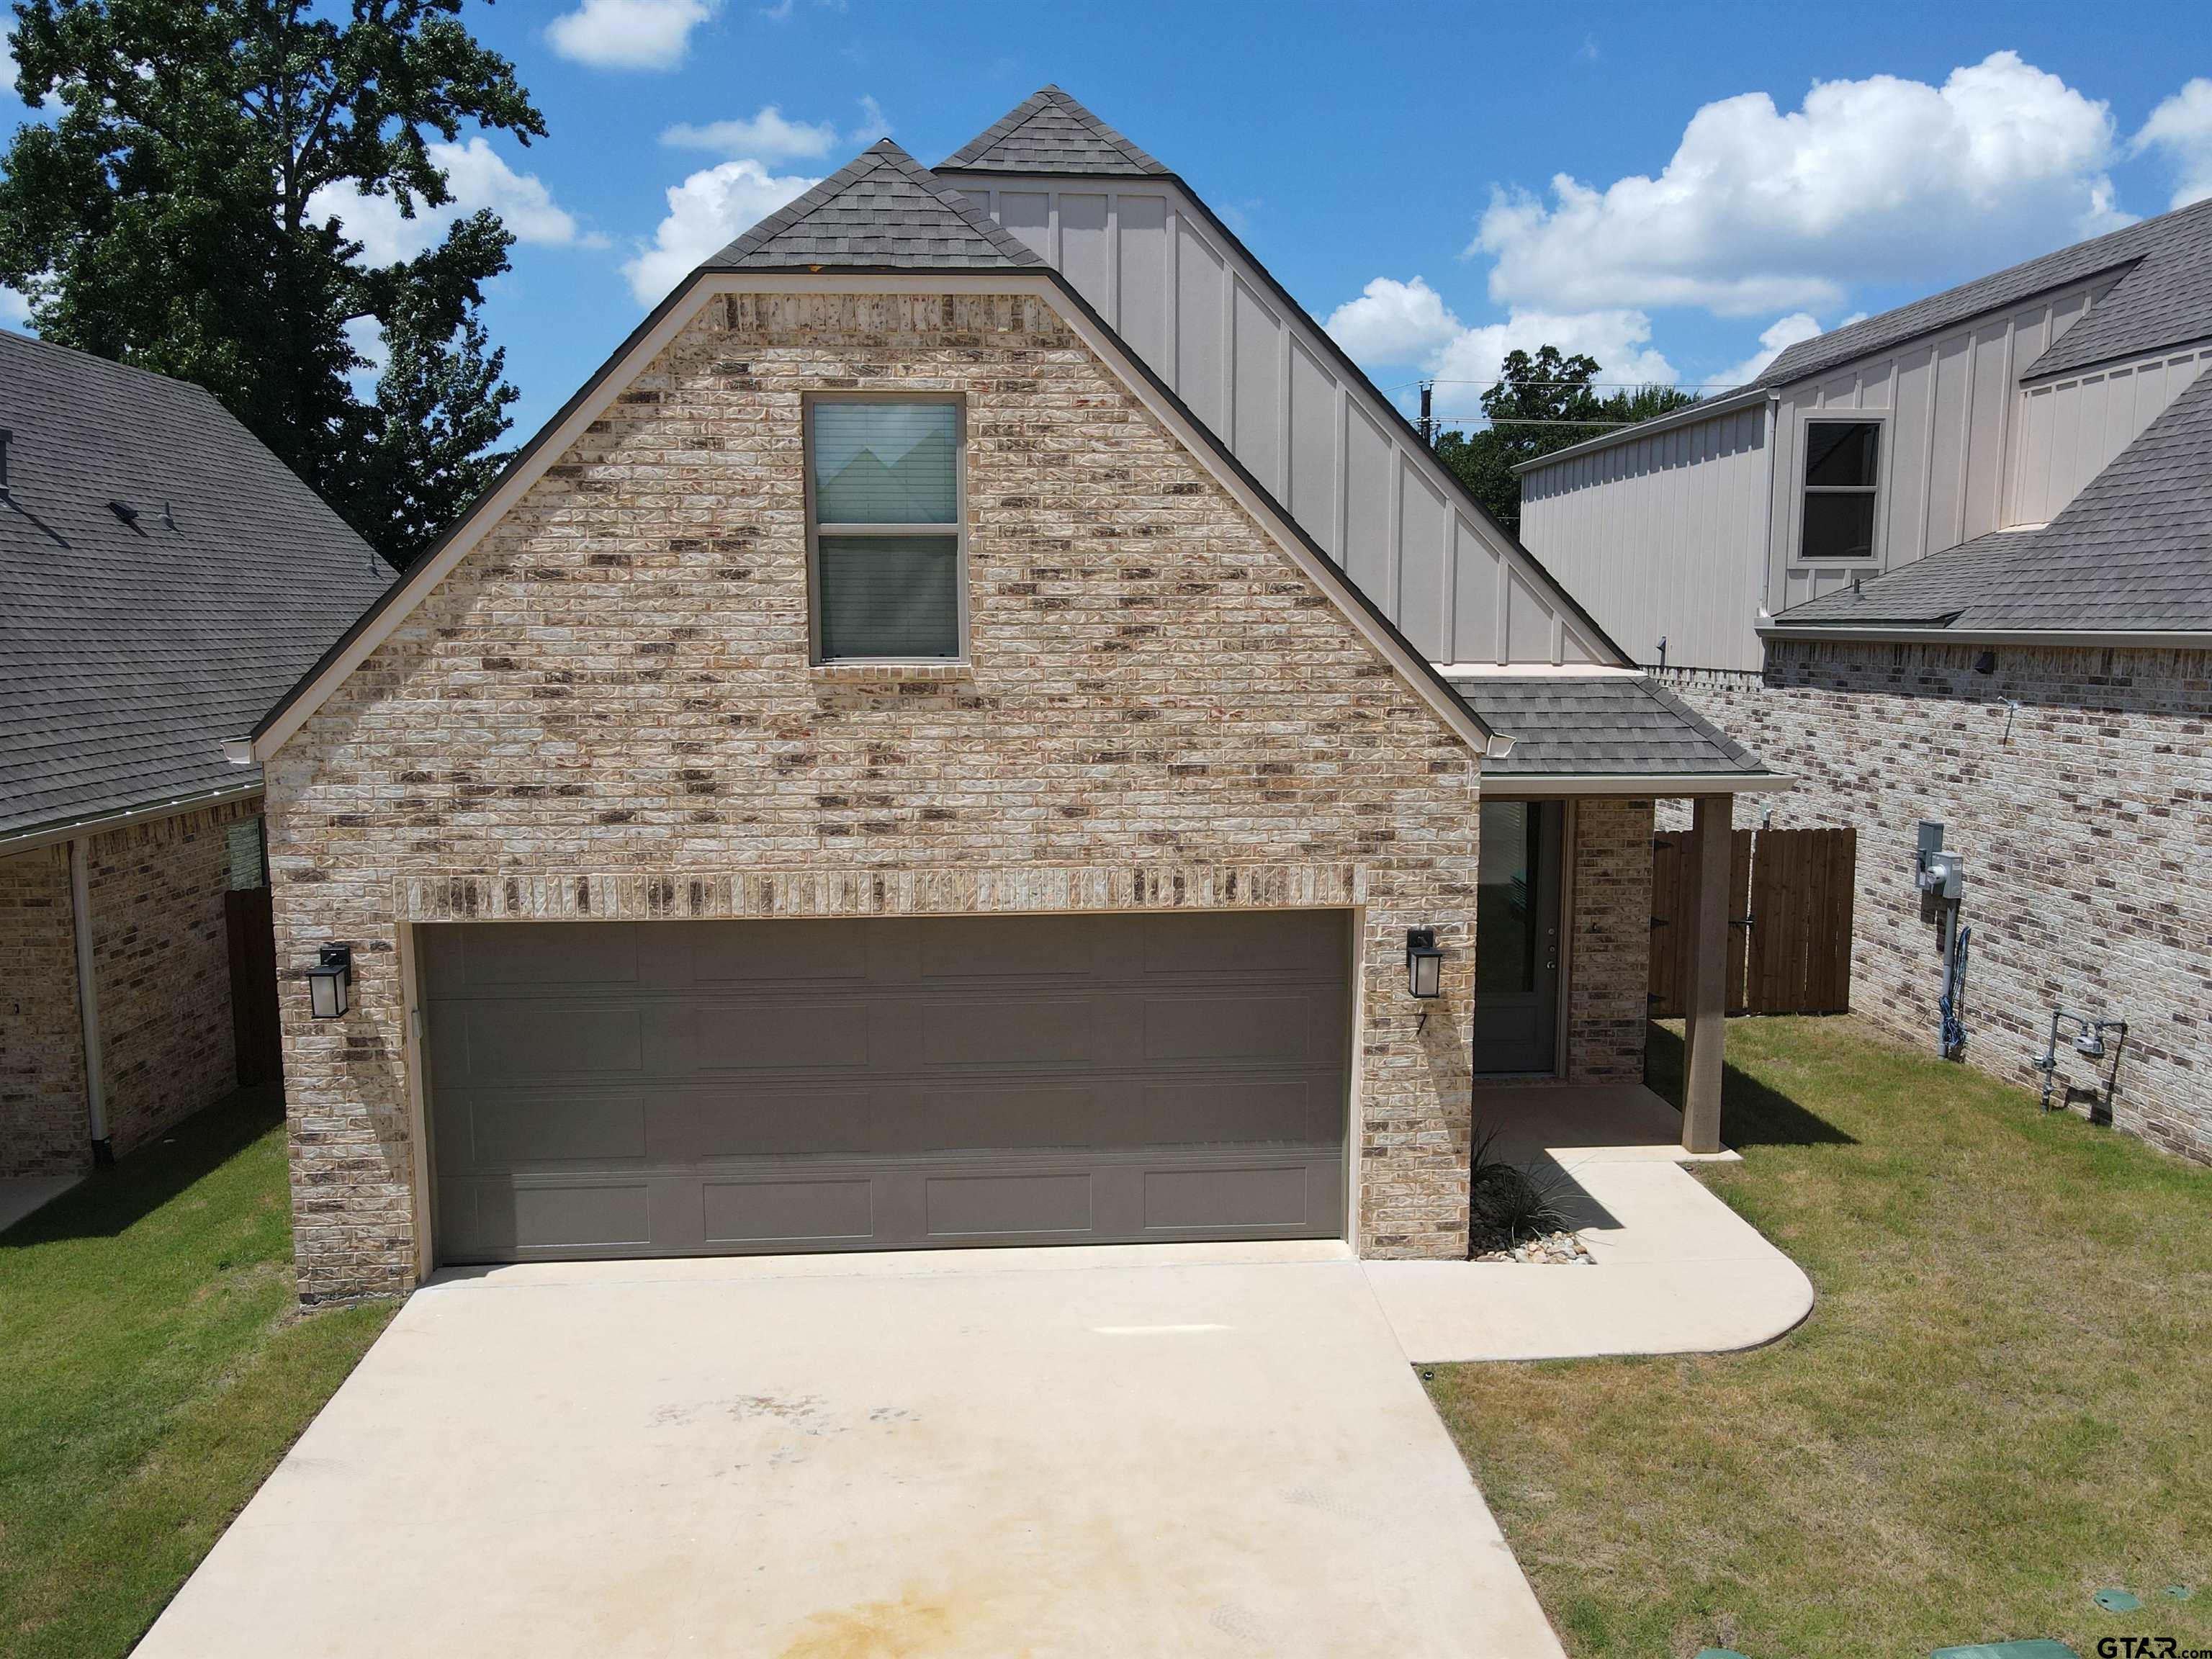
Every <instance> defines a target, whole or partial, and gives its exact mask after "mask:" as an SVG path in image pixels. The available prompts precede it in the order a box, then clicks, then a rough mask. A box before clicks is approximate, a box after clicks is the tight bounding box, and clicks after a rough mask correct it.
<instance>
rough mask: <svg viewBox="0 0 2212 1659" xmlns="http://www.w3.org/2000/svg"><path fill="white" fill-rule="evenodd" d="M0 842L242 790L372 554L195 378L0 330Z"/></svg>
mask: <svg viewBox="0 0 2212 1659" xmlns="http://www.w3.org/2000/svg"><path fill="white" fill-rule="evenodd" d="M0 429H5V430H7V431H8V432H9V434H10V435H11V440H12V441H9V444H8V446H7V482H8V489H7V493H6V496H5V499H0V594H4V596H5V598H4V599H0V838H5V837H9V836H23V835H29V834H33V833H36V832H39V831H40V830H44V829H53V828H55V827H57V826H58V825H61V824H64V823H71V822H75V821H77V820H80V819H84V818H88V817H101V816H106V815H110V814H115V813H123V812H130V811H138V810H141V809H143V808H145V807H148V806H150V805H155V804H158V803H161V802H166V801H172V800H177V799H185V798H189V797H191V796H194V795H199V794H205V793H212V792H214V791H216V790H224V789H228V790H235V789H238V788H240V787H251V786H252V784H253V783H255V782H256V781H257V780H255V779H254V778H252V776H250V775H242V774H240V772H239V770H238V769H237V768H235V767H234V766H230V765H228V764H227V763H225V762H224V759H223V754H222V740H223V739H224V738H228V737H232V736H234V735H235V734H236V733H237V732H239V730H240V728H241V727H242V726H244V725H245V724H246V722H248V721H250V720H252V719H253V718H254V717H255V715H257V714H258V713H259V712H260V711H261V710H262V709H264V708H267V707H268V705H269V702H270V699H271V698H273V697H275V696H276V695H277V694H278V693H280V692H281V691H283V689H284V688H285V687H286V686H288V685H289V684H292V682H293V680H294V679H295V678H297V677H298V675H299V674H300V672H301V670H302V669H304V668H305V667H307V665H308V664H310V663H311V662H313V660H314V659H315V658H316V656H317V655H318V653H320V652H321V651H322V650H323V649H324V647H326V646H327V645H329V644H330V642H331V641H332V640H334V639H336V638H337V637H338V635H341V634H342V633H343V632H344V631H345V628H346V625H347V624H348V623H350V622H351V621H352V620H353V619H354V617H356V615H358V614H359V612H360V611H361V608H362V606H363V605H367V604H368V603H369V602H370V601H371V600H372V599H374V598H375V597H376V596H377V595H378V594H379V593H380V592H382V591H383V590H384V588H385V587H386V585H387V584H388V583H389V582H390V580H391V579H392V569H391V568H390V567H389V566H387V565H386V563H385V562H383V560H381V559H380V558H379V557H378V556H377V555H376V554H375V553H374V552H373V551H372V550H370V548H369V546H368V544H367V543H366V542H364V541H362V538H360V537H359V536H358V535H356V534H355V532H353V530H352V529H351V528H350V527H349V526H347V524H346V523H345V521H344V520H342V519H340V518H339V517H338V516H337V513H333V512H332V511H331V509H330V507H327V506H326V505H325V503H324V502H323V501H322V500H321V498H320V497H319V496H318V495H316V494H315V493H314V491H313V490H312V489H308V488H307V485H306V484H304V483H301V481H300V480H299V478H298V477H295V476H294V474H293V473H292V472H291V471H289V470H288V469H287V468H286V467H285V466H284V465H283V463H282V462H280V461H279V460H278V459H276V457H275V456H274V455H272V454H270V453H269V451H268V450H267V449H266V448H264V447H263V446H262V445H261V444H260V442H259V441H257V440H256V439H255V438H254V437H253V436H252V434H250V433H249V432H247V431H246V428H244V427H242V426H240V424H239V423H238V422H237V421H236V420H234V418H232V416H231V415H230V414H229V412H228V410H225V409H224V408H223V407H222V404H220V403H218V402H216V399H215V398H213V397H212V396H210V394H209V393H208V392H205V391H204V390H203V389H202V388H200V387H199V386H192V385H190V384H188V383H186V382H185V381H182V380H170V379H168V378H167V377H166V376H163V375H160V374H149V373H148V372H146V371H145V370H143V369H137V368H125V366H124V365H122V364H120V363H114V362H108V361H107V360H106V359H105V358H101V357H94V356H88V355H87V354H85V353H83V352H80V351H72V350H70V349H67V348H65V347H62V346H57V345H52V344H50V343H46V342H45V341H41V340H36V339H32V338H29V337H26V336H23V335H21V334H12V333H8V332H5V331H0ZM118 502H119V503H120V504H121V505H122V506H123V507H125V508H126V509H128V510H129V512H130V513H133V514H135V522H134V521H132V520H131V519H129V518H126V517H125V515H124V514H123V513H118V512H117V511H116V510H115V508H114V507H113V506H112V505H111V503H118Z"/></svg>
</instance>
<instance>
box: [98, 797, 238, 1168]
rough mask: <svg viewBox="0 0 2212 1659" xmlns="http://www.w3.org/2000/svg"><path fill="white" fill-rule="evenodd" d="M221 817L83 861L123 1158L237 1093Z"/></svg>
mask: <svg viewBox="0 0 2212 1659" xmlns="http://www.w3.org/2000/svg"><path fill="white" fill-rule="evenodd" d="M259 810H260V809H259V806H258V803H254V802H244V803H241V802H235V801H233V802H227V803H225V804H223V805H220V806H213V807H208V808H204V809H203V810H201V811H192V812H185V813H180V814H179V815H178V816H177V817H169V818H158V819H155V820H154V821H153V822H151V823H136V824H131V825H128V826H126V827H125V828H124V829H113V830H110V831H108V832H107V833H106V834H105V835H100V836H94V837H93V838H92V839H91V841H90V842H88V844H87V847H86V851H85V858H86V866H87V867H86V877H87V881H88V886H89V889H90V891H91V897H92V945H93V961H94V984H95V985H96V986H97V987H98V990H99V994H100V1072H101V1074H102V1076H103V1077H104V1078H105V1079H106V1085H107V1129H108V1136H109V1139H111V1140H112V1142H113V1143H114V1146H115V1152H116V1156H117V1157H118V1158H120V1157H123V1156H125V1154H127V1153H129V1152H131V1149H132V1148H134V1147H136V1146H142V1145H143V1144H144V1143H145V1142H146V1141H147V1140H148V1139H150V1138H151V1137H153V1136H154V1135H155V1134H158V1133H160V1132H161V1131H162V1130H164V1129H166V1128H167V1127H169V1126H170V1125H171V1124H173V1123H174V1122H176V1121H177V1120H178V1119H179V1118H181V1117H185V1116H188V1115H190V1114H191V1113H193V1112H197V1111H198V1110H199V1109H201V1108H202V1107H204V1106H209V1105H212V1104H213V1103H215V1102H216V1101H217V1100H220V1099H221V1098H222V1097H223V1096H224V1095H226V1094H228V1092H229V1091H231V1090H232V1089H233V1088H234V1086H236V1083H237V1077H238V1066H237V1056H236V1054H235V1053H234V1048H233V1039H232V1035H231V1023H230V947H229V939H228V935H227V933H226V932H225V927H224V922H223V894H224V893H225V892H226V891H228V889H229V885H230V878H229V869H230V866H229V851H228V841H227V838H226V836H225V830H226V829H227V828H228V826H229V825H230V824H232V823H238V822H240V821H242V820H244V819H248V818H251V817H254V816H255V814H256V813H257V812H258V811H259Z"/></svg>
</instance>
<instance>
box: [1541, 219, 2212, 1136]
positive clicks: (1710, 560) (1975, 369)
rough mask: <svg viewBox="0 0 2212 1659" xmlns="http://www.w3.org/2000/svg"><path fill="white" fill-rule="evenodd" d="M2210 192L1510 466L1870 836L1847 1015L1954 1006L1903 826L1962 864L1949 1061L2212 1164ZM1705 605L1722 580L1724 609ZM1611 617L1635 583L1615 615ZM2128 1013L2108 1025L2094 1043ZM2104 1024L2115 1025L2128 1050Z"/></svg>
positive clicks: (1715, 696)
mask: <svg viewBox="0 0 2212 1659" xmlns="http://www.w3.org/2000/svg"><path fill="white" fill-rule="evenodd" d="M2208 362H2212V202H2208V203H2202V204H2198V205H2197V206H2194V207H2190V208H2185V209H2183V210H2180V211H2179V212H2174V213H2169V214H2166V215H2165V216H2162V217H2160V218H2156V219H2151V220H2146V221H2144V222H2142V223H2140V224H2136V225H2131V226H2130V227H2129V228H2126V229H2124V230H2122V231H2118V232H2115V233H2113V234H2111V235H2109V236H2104V237H2100V238H2098V239H2097V240H2094V241H2090V242H2084V243H2082V244H2081V245H2080V246H2075V247H2070V248H2067V249H2064V250H2063V251H2062V252H2057V253H2055V254H2051V255H2050V256H2048V257H2047V258H2041V259H2036V260H2032V261H2030V262H2029V263H2027V264H2023V265H2018V266H2015V267H2014V268H2013V269H2011V270H2006V271H2002V272H2000V273H1998V274H1997V275H1996V276H1989V277H1985V278H1984V279H1982V280H1981V281H1979V282H1975V283H1967V284H1966V285H1965V286H1964V287H1961V288H1958V289H1952V290H1951V291H1949V292H1948V293H1946V294H1942V295H1936V297H1934V298H1932V299H1929V300H1923V301H1918V302H1917V303H1915V304H1912V305H1909V306H1906V307H1903V308H1901V309H1899V310H1898V311H1894V312H1891V313H1887V314H1885V315H1883V316H1880V317H1875V318H1871V319H1868V320H1866V321H1864V322H1860V323H1857V324H1854V325H1851V326H1850V327H1848V328H1844V329H1838V330H1837V331H1834V332H1832V333H1830V334H1825V335H1822V336H1820V337H1819V338H1817V339H1814V340H1809V341H1807V342H1805V343H1802V344H1800V345H1797V346H1794V347H1792V348H1791V349H1790V350H1788V351H1786V352H1784V354H1783V355H1782V356H1781V357H1779V358H1778V359H1777V360H1776V362H1775V363H1774V365H1773V367H1772V368H1771V369H1770V370H1769V371H1768V372H1767V374H1765V376H1764V377H1763V380H1762V382H1761V384H1760V385H1759V386H1754V387H1752V388H1749V389H1748V390H1747V391H1746V392H1741V393H1738V394H1735V395H1733V396H1730V397H1728V398H1721V399H1718V400H1716V401H1714V402H1712V403H1709V404H1702V405H1699V407H1697V408H1695V409H1692V410H1685V411H1683V412H1681V413H1680V414H1677V415H1673V416H1666V417H1664V418H1662V420H1658V421H1653V422H1646V423H1644V424H1643V425H1641V426H1638V427H1634V428H1628V429H1626V430H1624V431H1621V432H1617V433H1613V434H1609V435H1607V436H1606V437H1604V438H1601V439H1598V440H1595V441H1592V442H1589V443H1584V444H1580V445H1577V446H1576V447H1574V448H1572V449H1569V450H1562V451H1560V452H1559V453H1557V454H1554V455H1551V456H1547V457H1546V458H1545V459H1543V460H1541V462H1538V463H1535V464H1534V465H1530V466H1529V467H1528V468H1527V469H1525V470H1524V471H1523V472H1522V490H1523V494H1524V497H1525V498H1526V501H1527V507H1525V509H1524V512H1523V516H1522V533H1523V534H1524V536H1526V537H1527V538H1528V543H1529V544H1530V546H1531V547H1532V548H1534V550H1536V551H1537V552H1538V553H1539V554H1541V556H1543V558H1544V559H1545V561H1546V562H1547V565H1549V566H1550V567H1551V568H1553V569H1555V570H1558V571H1560V572H1562V573H1565V574H1566V576H1567V579H1568V580H1571V582H1573V583H1574V584H1575V585H1576V586H1577V587H1578V588H1579V589H1580V590H1582V591H1586V592H1589V593H1591V594H1593V595H1598V596H1602V597H1601V599H1600V602H1599V615H1600V617H1601V620H1604V619H1607V618H1610V619H1611V620H1613V622H1614V623H1617V624H1619V626H1620V629H1621V630H1622V631H1626V626H1627V624H1626V617H1628V616H1629V615H1632V614H1633V615H1638V616H1641V617H1648V618H1649V621H1648V622H1647V623H1642V624H1639V626H1638V631H1637V634H1636V637H1635V639H1634V641H1633V644H1632V648H1633V649H1634V650H1635V651H1636V652H1637V653H1638V655H1639V656H1640V657H1644V658H1645V659H1651V658H1653V657H1656V654H1657V652H1656V641H1657V640H1658V638H1659V637H1660V636H1661V635H1665V636H1666V637H1667V641H1668V647H1667V652H1666V660H1667V664H1668V673H1667V674H1666V675H1665V676H1664V678H1666V679H1667V681H1668V684H1670V685H1672V686H1673V688H1674V690H1677V691H1678V692H1680V694H1681V695H1682V696H1684V697H1685V698H1686V699H1687V700H1688V701H1689V702H1692V704H1694V705H1695V706H1697V707H1698V708H1700V709H1702V710H1703V711H1705V713H1707V714H1711V715H1712V716H1713V717H1714V718H1715V719H1717V720H1719V721H1720V723H1721V724H1722V725H1723V726H1725V727H1727V728H1728V729H1729V731H1730V732H1732V733H1733V734H1734V735H1735V736H1736V737H1738V738H1741V739H1742V740H1744V741H1745V742H1747V743H1751V744H1756V745H1757V746H1758V747H1759V750H1760V751H1761V752H1762V753H1764V754H1765V755H1767V756H1769V757H1771V758H1772V759H1773V761H1774V762H1775V763H1776V764H1778V765H1780V766H1783V767H1784V768H1786V769H1788V770H1790V772H1792V773H1793V774H1796V775H1797V777H1798V780H1799V787H1798V789H1797V791H1796V793H1794V794H1793V795H1792V796H1791V798H1790V801H1789V803H1788V805H1787V808H1786V811H1787V813H1788V815H1789V817H1790V821H1791V822H1793V823H1806V822H1823V823H1848V824H1853V825H1856V826H1857V829H1858V831H1859V870H1858V882H1857V886H1858V894H1857V899H1858V902H1857V940H1856V951H1855V956H1856V965H1857V988H1858V991H1859V993H1860V1001H1861V1005H1862V1006H1864V1007H1865V1008H1866V1009H1867V1010H1868V1011H1869V1012H1873V1013H1875V1015H1876V1016H1877V1017H1879V1018H1881V1019H1883V1020H1884V1021H1885V1022H1886V1023H1887V1024H1891V1025H1892V1026H1893V1027H1895V1028H1896V1029H1898V1030H1900V1031H1905V1032H1907V1033H1911V1034H1916V1035H1924V1036H1925V1037H1926V1039H1927V1040H1928V1041H1929V1042H1930V1043H1931V1044H1932V1043H1934V1042H1935V1041H1936V1026H1937V1018H1938V1015H1937V1009H1936V1004H1937V1000H1938V997H1939V995H1940V994H1941V985H1942V975H1943V967H1944V963H1943V959H1942V953H1941V952H1940V951H1939V950H1938V948H1937V946H1936V933H1937V927H1938V924H1937V923H1936V921H1935V920H1934V919H1933V917H1932V916H1929V915H1923V906H1922V903H1921V902H1920V899H1919V897H1918V896H1917V892H1916V890H1915V889H1914V886H1913V874H1914V870H1915V865H1916V859H1915V834H1916V825H1917V822H1918V821H1919V820H1922V819H1929V820H1935V821H1939V822H1941V823H1943V825H1944V826H1945V835H1946V837H1947V842H1948V845H1949V846H1950V847H1951V848H1954V849H1956V850H1960V851H1962V852H1963V853H1964V854H1965V856H1966V870H1965V883H1966V885H1965V895H1964V904H1963V908H1962V911H1961V915H1960V920H1961V921H1963V923H1964V924H1965V925H1966V926H1968V927H1972V928H1973V929H1974V936H1973V941H1972V945H1973V948H1972V953H1971V957H1970V959H1969V963H1968V981H1967V989H1966V999H1965V1016H1966V1018H1965V1024H1966V1028H1967V1030H1968V1036H1967V1039H1966V1048H1965V1054H1966V1058H1967V1059H1968V1060H1972V1061H1973V1062H1974V1063H1975V1064H1977V1065H1980V1066H1985V1067H1987V1068H1988V1069H1990V1070H1991V1071H1994V1072H1996V1073H1999V1074H2000V1075H2003V1076H2008V1077H2011V1078H2015V1079H2018V1080H2020V1081H2021V1082H2024V1083H2026V1084H2027V1085H2029V1086H2031V1087H2034V1088H2038V1089H2039V1088H2040V1087H2041V1086H2042V1085H2043V1082H2044V1080H2045V1073H2044V1072H2043V1071H2042V1070H2039V1068H2038V1066H2037V1065H2036V1061H2037V1060H2039V1059H2040V1058H2042V1057H2043V1055H2044V1054H2045V1052H2046V1049H2047V1048H2048V1045H2049V1033H2050V1030H2051V1018H2052V1014H2053V1012H2054V1010H2063V1011H2064V1012H2066V1013H2068V1014H2074V1015H2081V1016H2083V1017H2086V1018H2090V1019H2092V1020H2095V1019H2111V1020H2118V1019H2124V1020H2125V1021H2126V1022H2127V1027H2128V1029H2127V1035H2126V1039H2125V1042H2124V1044H2118V1053H2117V1058H2115V1056H2114V1054H2112V1053H2111V1052H2108V1053H2107V1054H2104V1055H2102V1056H2083V1055H2081V1054H2076V1053H2075V1051H2074V1050H2073V1048H2072V1047H2071V1043H2070V1041H2069V1039H2070V1036H2071V1035H2072V1028H2071V1027H2070V1026H2069V1028H2068V1030H2066V1031H2065V1032H2064V1033H2063V1034H2062V1039H2061V1041H2060V1042H2059V1045H2058V1060H2059V1064H2058V1067H2057V1071H2056V1073H2055V1074H2053V1075H2052V1078H2051V1081H2052V1083H2053V1085H2054V1091H2055V1092H2058V1093H2063V1091H2066V1090H2068V1089H2069V1088H2070V1089H2071V1090H2072V1091H2074V1092H2075V1096H2076V1097H2077V1098H2081V1099H2085V1100H2086V1101H2087V1103H2088V1104H2089V1107H2090V1109H2092V1110H2093V1112H2097V1113H2100V1114H2102V1113H2104V1112H2107V1111H2109V1112H2110V1114H2111V1115H2112V1117H2113V1118H2114V1119H2115V1121H2118V1123H2119V1124H2120V1125H2122V1126H2123V1127H2126V1128H2129V1129H2131V1130H2133V1131H2135V1132H2136V1133H2140V1134H2142V1135H2143V1136H2145V1137H2146V1138H2148V1139H2152V1140H2154V1141H2156V1142H2158V1143H2160V1144H2161V1145H2163V1146H2168V1147H2171V1148H2172V1149H2174V1150H2176V1151H2179V1152H2184V1153H2186V1154H2188V1155H2189V1156H2191V1157H2193V1158H2199V1159H2212V1042H2208V1038H2207V1025H2206V1021H2207V1019H2208V1018H2212V878H2208V877H2207V875H2206V873H2205V866H2204V850H2205V848H2207V846H2208V845H2212V762H2208V753H2207V744H2206V722H2207V720H2208V719H2212V374H2203V369H2204V368H2205V367H2206V365H2207V363H2208ZM1716 596H1717V598H1716ZM1607 606H1617V607H1620V609H1618V610H1608V609H1607ZM2108 1036H2109V1034H2108ZM2113 1046H2114V1045H2113V1043H2112V1042H2110V1041H2108V1043H2107V1047H2108V1049H2109V1048H2112V1047H2113Z"/></svg>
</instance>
